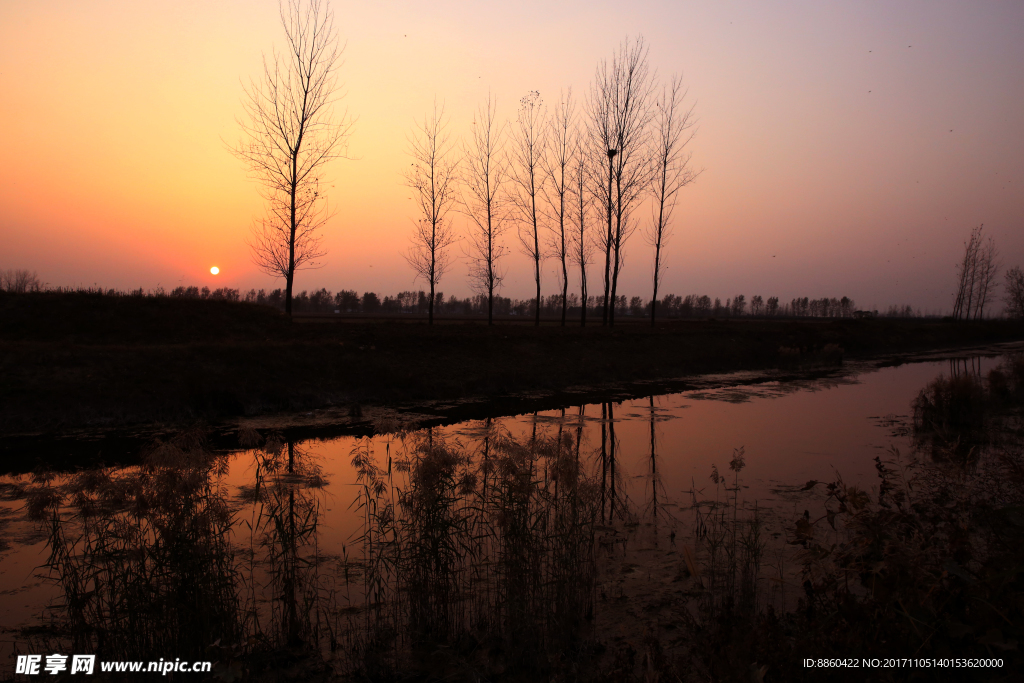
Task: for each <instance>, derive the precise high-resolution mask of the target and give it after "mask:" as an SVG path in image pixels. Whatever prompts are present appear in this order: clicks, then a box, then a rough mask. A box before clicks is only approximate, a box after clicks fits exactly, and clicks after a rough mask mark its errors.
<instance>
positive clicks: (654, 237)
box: [646, 75, 699, 327]
mask: <svg viewBox="0 0 1024 683" xmlns="http://www.w3.org/2000/svg"><path fill="white" fill-rule="evenodd" d="M685 98H686V91H685V90H684V89H683V81H682V78H681V77H680V76H678V75H676V76H673V77H672V82H671V83H670V84H669V85H668V87H666V88H664V89H663V90H662V93H661V97H660V98H658V100H657V102H656V103H655V111H656V114H655V122H654V125H655V133H654V136H655V137H654V143H655V145H657V147H656V148H655V150H654V151H655V158H654V162H655V168H654V173H653V181H654V182H653V185H654V187H653V191H654V211H655V215H654V217H653V220H652V223H651V226H650V228H649V229H648V231H647V235H646V237H647V240H648V242H650V244H651V245H652V246H653V247H654V273H653V280H654V293H653V295H652V296H651V326H652V327H653V326H654V324H655V322H654V321H655V318H656V316H657V307H658V285H660V284H661V276H662V273H664V271H665V260H664V258H663V257H662V252H663V251H664V249H665V246H666V244H667V243H668V240H669V238H670V237H671V236H672V213H673V212H674V211H675V208H676V201H677V200H678V199H679V190H681V189H682V188H684V187H686V186H687V185H689V184H690V183H692V182H693V181H694V179H695V178H696V177H697V175H698V173H699V172H695V171H694V170H693V169H692V168H690V156H691V155H690V153H689V152H688V151H686V146H687V145H688V144H689V143H690V141H691V140H692V139H693V136H694V132H693V131H692V128H693V126H694V124H695V123H696V122H695V121H694V118H693V107H692V106H691V107H690V108H689V109H686V108H685V107H684V104H683V100H684V99H685Z"/></svg>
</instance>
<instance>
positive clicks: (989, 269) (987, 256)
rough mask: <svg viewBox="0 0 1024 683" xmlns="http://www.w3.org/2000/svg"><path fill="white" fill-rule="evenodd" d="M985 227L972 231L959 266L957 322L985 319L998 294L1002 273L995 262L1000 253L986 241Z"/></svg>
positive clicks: (954, 314) (989, 241) (954, 311)
mask: <svg viewBox="0 0 1024 683" xmlns="http://www.w3.org/2000/svg"><path fill="white" fill-rule="evenodd" d="M984 228H985V226H984V225H979V226H978V227H976V228H974V229H973V230H971V234H970V237H968V238H967V241H966V242H964V256H963V259H962V260H961V262H960V263H959V264H957V293H956V301H955V302H954V304H953V317H954V318H956V319H962V320H970V319H971V318H981V317H982V315H984V312H985V306H987V305H988V304H989V303H991V301H992V297H993V296H994V294H995V287H996V286H997V283H996V276H997V275H998V273H999V266H998V264H997V263H996V260H995V259H996V254H997V250H996V246H995V242H994V241H993V240H992V238H991V237H990V238H989V239H988V241H987V242H986V241H985V240H984V239H983V237H982V231H983V230H984Z"/></svg>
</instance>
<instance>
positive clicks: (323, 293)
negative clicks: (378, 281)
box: [101, 287, 920, 318]
mask: <svg viewBox="0 0 1024 683" xmlns="http://www.w3.org/2000/svg"><path fill="white" fill-rule="evenodd" d="M101 293H104V294H119V292H115V290H108V291H106V292H103V291H102V290H101ZM123 294H126V295H134V296H145V295H149V296H171V297H176V298H184V299H213V300H221V301H240V302H244V303H252V304H260V305H264V306H272V307H274V308H279V309H282V310H283V309H284V290H283V289H273V290H270V291H267V290H264V289H260V290H255V289H250V290H249V291H248V292H245V293H243V292H241V291H240V290H237V289H230V288H220V289H214V290H211V289H210V288H209V287H203V288H199V287H175V288H174V289H173V290H171V291H170V292H165V291H164V290H162V289H157V290H154V291H153V292H150V293H148V294H147V293H145V292H143V291H142V290H141V289H140V290H135V291H133V292H127V293H123ZM561 304H562V299H561V296H559V295H557V294H552V295H550V296H547V297H542V298H541V315H544V316H551V317H555V316H558V315H560V314H561ZM428 305H429V296H428V294H427V293H426V292H424V291H422V290H420V291H415V292H414V291H406V292H399V293H398V294H396V295H394V296H390V295H388V296H384V297H383V298H381V297H380V296H379V295H378V294H377V293H376V292H363V293H362V294H359V293H358V292H356V291H354V290H349V289H343V290H341V291H338V292H331V291H330V290H329V289H326V288H322V289H318V290H315V291H312V292H308V291H302V292H299V293H298V294H295V295H294V296H293V298H292V306H293V310H294V311H295V312H297V313H339V314H341V313H348V314H367V315H426V313H427V309H428ZM568 309H569V311H570V312H572V313H576V314H578V313H579V312H580V299H579V296H578V295H576V294H570V295H569V297H568ZM658 310H659V311H661V313H662V315H665V316H666V317H670V318H695V317H715V318H722V317H730V316H744V315H748V316H769V317H770V316H784V317H812V318H852V317H874V316H876V315H878V312H877V311H871V312H865V311H858V310H857V308H856V306H855V305H854V302H853V299H850V298H849V297H845V296H844V297H842V298H838V299H837V298H834V297H833V298H827V297H825V298H821V299H811V298H809V297H803V298H796V299H793V300H791V301H790V302H788V303H780V302H779V298H778V297H775V296H772V297H768V298H767V299H765V298H764V297H761V296H754V297H751V299H750V300H749V302H748V301H747V298H746V297H745V296H744V295H742V294H740V295H737V296H735V297H731V298H727V299H726V300H725V302H724V303H723V302H722V300H721V299H720V298H714V299H712V298H711V297H709V296H707V295H699V294H689V295H687V296H685V297H680V296H677V295H675V294H667V295H665V297H663V298H662V299H661V300H660V301H659V302H658ZM434 311H435V313H436V314H440V315H450V316H467V317H474V316H486V314H487V297H486V295H483V294H477V295H476V296H471V297H466V298H459V297H457V296H451V297H447V296H445V294H444V293H443V292H438V293H437V294H436V295H435V297H434ZM587 311H588V313H593V314H595V315H596V314H599V313H600V311H601V297H595V296H590V297H587ZM615 311H616V314H617V315H622V316H627V317H638V318H639V317H644V316H649V315H650V301H649V300H645V299H643V298H642V297H639V296H634V297H628V298H627V297H626V296H619V297H616V301H615ZM494 313H495V315H498V316H527V317H528V316H531V315H533V314H534V300H533V299H532V298H531V299H512V298H509V297H504V296H496V297H495V298H494ZM883 315H885V316H888V317H915V316H920V312H918V311H915V310H914V309H913V308H912V307H911V306H890V307H889V310H887V311H886V312H885V313H884V314H883Z"/></svg>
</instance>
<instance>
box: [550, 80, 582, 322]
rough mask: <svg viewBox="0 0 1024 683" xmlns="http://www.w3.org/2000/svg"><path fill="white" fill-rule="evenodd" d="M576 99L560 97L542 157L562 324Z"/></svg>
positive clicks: (568, 238) (564, 301) (566, 298)
mask: <svg viewBox="0 0 1024 683" xmlns="http://www.w3.org/2000/svg"><path fill="white" fill-rule="evenodd" d="M575 123H576V103H575V102H574V101H573V99H572V89H571V88H570V89H569V90H568V92H567V93H566V94H565V95H564V96H563V97H562V98H560V99H559V102H558V107H557V108H556V109H555V113H554V116H552V118H551V120H550V121H549V126H550V133H549V135H550V138H549V141H550V153H549V154H548V155H547V156H545V157H544V159H543V162H542V163H543V167H544V173H545V175H546V177H547V190H548V191H547V192H545V194H544V196H545V198H546V199H547V202H548V207H549V209H550V211H551V226H552V227H551V229H552V232H553V236H552V239H551V252H552V253H553V254H554V255H555V257H557V258H558V261H559V265H561V267H562V326H563V327H564V326H565V316H566V304H567V300H568V296H569V267H568V260H569V251H570V248H571V240H570V236H569V235H568V233H567V228H568V226H567V223H568V221H569V212H570V206H569V203H570V199H571V192H572V177H571V176H572V168H571V167H572V163H573V152H574V151H575V148H576V145H577V143H576V126H575Z"/></svg>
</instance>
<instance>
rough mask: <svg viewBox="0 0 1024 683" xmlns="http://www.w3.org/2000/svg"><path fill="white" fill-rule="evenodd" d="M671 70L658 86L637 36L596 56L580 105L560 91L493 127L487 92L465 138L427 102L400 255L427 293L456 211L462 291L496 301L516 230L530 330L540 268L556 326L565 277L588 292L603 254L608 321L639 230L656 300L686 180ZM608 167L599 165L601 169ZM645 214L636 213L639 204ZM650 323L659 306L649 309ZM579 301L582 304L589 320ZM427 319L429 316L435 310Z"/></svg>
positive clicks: (683, 125) (523, 105)
mask: <svg viewBox="0 0 1024 683" xmlns="http://www.w3.org/2000/svg"><path fill="white" fill-rule="evenodd" d="M685 97H686V91H685V90H684V88H683V86H682V81H681V79H680V78H679V77H678V76H676V77H673V78H672V79H671V80H670V82H669V83H668V84H667V85H665V86H663V87H661V88H660V89H659V87H658V83H657V79H656V77H655V75H654V73H653V72H652V71H651V69H650V67H649V65H648V47H647V45H646V44H645V43H644V41H643V39H642V38H638V39H636V40H634V41H632V42H630V41H627V42H625V43H623V45H622V46H620V48H619V50H618V51H617V52H616V53H615V55H614V56H613V57H612V59H611V60H610V61H602V62H601V63H600V64H599V65H598V68H597V72H596V75H595V78H594V81H593V83H592V85H591V87H590V90H589V92H588V94H587V96H586V98H585V100H584V101H583V102H582V103H580V102H578V101H577V99H576V98H575V97H574V95H573V91H572V89H571V88H570V89H569V90H567V91H566V92H565V93H563V94H562V95H561V96H560V98H559V100H558V102H557V104H556V105H555V106H554V108H553V109H552V110H551V111H549V110H548V109H547V107H546V106H545V103H544V101H543V99H542V98H541V96H540V93H539V92H537V91H532V92H530V93H528V94H527V95H526V96H525V97H523V98H522V99H521V100H520V102H519V109H518V112H517V115H516V118H515V120H514V121H512V122H502V121H501V120H500V119H499V117H498V114H497V103H496V100H495V98H494V97H493V96H491V95H489V96H488V99H487V101H486V102H485V103H484V104H483V105H481V107H480V108H479V110H478V111H477V113H476V115H475V117H474V120H473V123H472V131H471V134H470V135H469V136H468V138H467V140H465V141H464V142H462V143H459V142H456V141H455V140H454V139H453V138H452V136H451V134H450V132H449V123H450V121H449V119H448V118H447V116H446V115H445V112H444V108H443V106H441V107H439V106H438V105H437V104H436V103H435V106H434V110H433V112H432V113H431V114H430V115H428V116H427V117H425V118H424V120H423V122H422V124H420V125H419V126H418V127H417V129H416V131H415V133H414V135H413V136H412V137H411V138H410V155H411V156H412V160H413V161H412V164H411V166H410V168H409V170H408V171H407V173H406V174H405V180H406V184H407V185H408V186H409V187H410V188H411V189H412V190H413V193H414V195H415V197H414V198H415V200H416V202H417V209H418V211H417V213H418V220H417V222H416V229H415V232H414V234H413V238H412V242H413V246H412V249H411V250H410V251H409V254H408V256H407V260H408V262H409V264H410V265H411V266H412V268H413V270H414V271H415V272H416V275H417V277H418V278H422V279H423V281H424V282H425V283H426V284H427V285H428V287H429V293H428V301H432V300H433V297H432V294H433V293H434V292H435V291H436V288H437V286H438V285H439V283H440V282H441V279H442V278H443V277H444V275H445V273H446V272H447V271H448V270H449V268H450V267H451V265H452V264H453V262H454V253H453V250H454V246H455V244H456V243H457V242H459V241H460V237H459V235H458V234H457V232H456V229H455V226H454V223H453V220H452V213H453V212H459V213H462V214H464V215H465V216H466V217H468V219H469V229H468V233H467V234H466V235H465V237H464V243H463V251H464V254H465V256H466V258H467V259H468V261H469V265H470V267H469V274H470V279H471V285H472V286H473V288H474V290H475V291H477V292H478V293H480V294H482V295H484V296H486V298H487V301H488V306H487V310H488V321H489V322H493V315H494V302H495V298H496V297H497V295H498V291H499V290H500V287H501V283H502V280H503V279H504V277H505V269H504V267H503V263H502V259H503V257H504V256H505V255H506V254H507V253H508V246H507V244H506V243H505V236H506V233H507V232H508V231H509V229H510V228H511V227H512V226H515V228H516V236H517V238H518V242H519V246H520V249H521V251H522V253H523V254H525V255H526V256H527V257H528V258H529V259H530V261H531V262H532V270H533V281H534V287H535V296H534V306H533V310H534V315H535V322H536V324H540V315H541V310H542V308H543V306H542V305H540V302H541V300H542V295H541V273H542V262H543V260H544V259H546V258H554V259H557V261H558V264H559V268H558V271H557V272H558V274H559V280H560V283H559V284H560V289H561V295H560V296H561V305H560V314H561V320H562V324H563V325H564V324H565V322H566V317H567V315H568V313H569V309H570V306H569V292H568V290H569V281H570V272H572V271H575V272H576V273H577V274H578V278H579V279H578V282H579V288H580V294H579V299H589V298H590V297H589V294H588V292H587V266H588V265H590V264H591V263H592V261H593V260H594V257H595V255H596V254H603V264H604V265H603V272H602V276H603V277H602V281H603V285H604V287H603V292H602V294H601V296H600V302H601V303H600V306H599V311H600V315H601V321H602V323H603V324H607V325H612V324H614V321H615V314H616V312H617V308H618V307H617V306H616V305H614V302H617V301H618V296H619V295H618V282H619V276H620V274H621V272H622V268H623V265H624V258H625V246H626V243H627V241H628V240H629V239H630V237H631V236H632V235H633V234H634V233H635V231H636V230H637V229H638V228H639V227H641V226H643V227H644V228H645V236H646V237H647V240H648V242H649V243H650V245H651V246H652V247H653V264H652V273H653V277H652V280H653V287H652V289H653V291H652V300H654V301H657V300H658V288H659V286H660V283H661V277H662V275H663V273H664V271H665V248H666V246H667V243H668V239H669V237H670V234H671V226H672V214H673V210H674V209H675V206H676V201H677V199H678V193H679V191H680V190H681V189H682V188H683V187H684V186H686V185H687V184H689V183H690V182H692V181H693V180H694V178H696V176H697V173H696V172H695V171H693V170H692V169H691V167H690V155H689V153H688V152H687V151H686V147H687V144H688V143H689V142H690V140H691V139H692V136H693V133H692V128H693V125H694V118H693V109H692V107H689V108H687V107H686V106H685V105H684V100H685ZM605 169H607V173H606V172H605ZM648 200H649V201H650V206H651V207H652V210H651V215H650V217H649V218H647V219H644V218H641V217H640V215H639V207H641V205H643V203H644V202H645V201H648ZM649 310H650V315H651V321H652V323H653V322H654V316H655V312H656V310H657V306H651V307H650V309H649ZM586 316H587V308H586V307H580V323H581V324H584V325H585V324H586ZM428 318H429V319H430V320H433V310H432V308H431V309H430V310H428Z"/></svg>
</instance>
